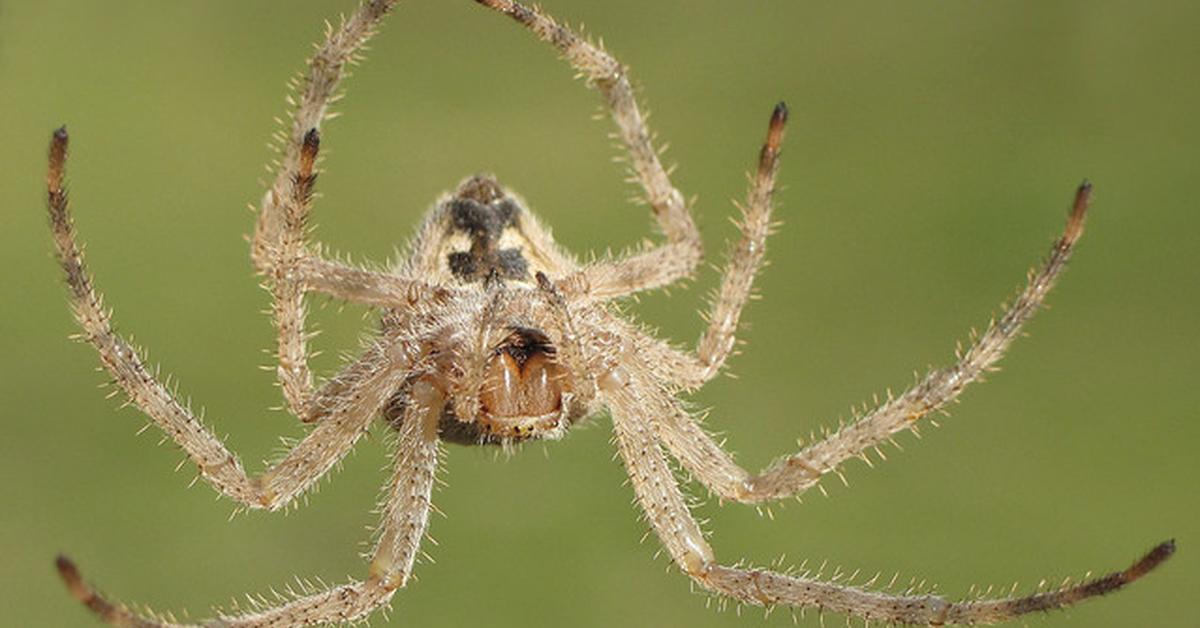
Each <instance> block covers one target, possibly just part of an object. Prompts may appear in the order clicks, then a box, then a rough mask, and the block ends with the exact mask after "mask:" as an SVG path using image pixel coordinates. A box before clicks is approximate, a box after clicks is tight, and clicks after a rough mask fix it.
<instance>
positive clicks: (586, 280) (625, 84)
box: [476, 0, 703, 299]
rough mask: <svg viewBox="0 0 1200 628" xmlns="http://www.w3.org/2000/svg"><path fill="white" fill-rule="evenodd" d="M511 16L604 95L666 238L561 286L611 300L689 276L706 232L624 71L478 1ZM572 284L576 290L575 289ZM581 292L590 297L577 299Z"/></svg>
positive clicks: (558, 32)
mask: <svg viewBox="0 0 1200 628" xmlns="http://www.w3.org/2000/svg"><path fill="white" fill-rule="evenodd" d="M476 2H478V3H479V4H482V5H484V6H486V7H488V8H490V9H493V10H495V11H498V12H500V13H502V14H504V15H507V16H509V17H511V18H513V19H514V20H516V21H517V22H518V23H520V24H521V25H522V26H524V27H526V28H528V29H529V30H531V31H532V32H533V33H534V34H535V35H537V36H538V38H540V39H542V40H543V41H546V42H548V43H550V44H551V45H553V46H554V47H555V48H557V49H558V51H559V52H561V53H562V55H563V57H565V58H566V60H567V61H568V62H569V63H570V64H571V66H572V67H573V68H574V69H575V70H576V71H578V72H579V73H580V74H581V75H582V76H584V77H586V78H587V80H588V82H589V84H591V85H592V86H594V87H595V88H596V89H597V90H598V91H599V92H600V94H601V95H602V96H603V97H604V102H605V105H606V106H607V107H608V109H609V112H610V113H611V115H612V119H613V122H615V123H616V126H617V134H618V136H620V138H621V142H622V143H623V144H624V145H625V148H626V150H627V151H628V153H629V160H630V164H629V165H630V167H631V169H632V171H633V176H634V178H635V179H636V180H637V182H638V184H639V185H641V187H642V189H643V191H644V192H645V200H646V202H647V203H648V204H649V205H650V207H651V209H652V210H653V212H654V217H655V220H656V221H657V222H658V226H659V228H660V229H662V232H663V234H664V235H665V236H666V238H667V242H666V243H665V244H662V245H660V246H657V247H654V248H651V249H648V250H644V251H640V252H637V253H633V254H631V255H629V256H627V257H624V258H622V259H618V260H613V261H608V262H599V263H596V264H593V265H590V266H589V267H588V268H586V269H584V270H583V271H581V273H580V275H579V276H578V277H575V278H574V279H572V280H571V281H569V282H566V283H564V284H563V286H562V287H563V290H564V291H567V292H570V291H572V290H574V291H575V292H576V293H577V296H586V298H588V299H609V298H613V297H617V296H622V295H627V294H631V293H633V292H637V291H640V290H650V289H654V288H660V287H663V286H665V285H667V284H670V283H672V282H675V281H678V280H680V279H685V278H687V277H690V276H691V275H692V273H693V272H694V271H695V269H696V266H697V265H698V264H699V263H700V260H701V258H702V256H703V245H702V243H701V240H700V232H699V230H697V229H696V223H695V221H693V220H692V215H691V212H690V211H689V210H688V207H687V203H686V202H685V201H684V198H683V194H682V193H680V191H679V190H677V189H676V188H675V186H674V185H673V184H672V183H671V178H670V176H669V175H668V173H667V170H666V168H664V167H663V165H662V163H661V162H660V161H659V158H658V151H657V150H655V148H654V143H653V140H652V137H651V133H650V130H649V129H648V128H647V126H646V121H645V119H644V118H643V116H642V113H641V111H640V110H639V108H638V104H637V100H636V99H635V98H634V95H633V88H632V87H631V86H630V83H629V77H628V75H627V74H626V70H625V68H624V67H623V66H622V65H621V64H620V63H619V62H618V61H617V60H616V59H614V58H613V57H612V56H611V55H609V54H608V53H607V52H606V51H604V50H603V49H602V48H600V47H598V46H596V45H595V44H593V43H591V42H589V41H588V40H586V39H584V38H582V37H580V36H579V35H578V34H576V33H575V32H573V31H572V30H571V29H569V28H567V27H566V26H563V25H561V24H559V23H557V22H556V21H555V20H554V18H552V17H550V16H549V15H546V14H545V13H542V12H541V11H540V10H539V9H531V8H529V7H526V6H524V5H522V4H520V3H518V2H512V1H511V0H476ZM572 286H573V287H572ZM580 291H583V292H585V293H586V294H585V295H578V293H579V292H580Z"/></svg>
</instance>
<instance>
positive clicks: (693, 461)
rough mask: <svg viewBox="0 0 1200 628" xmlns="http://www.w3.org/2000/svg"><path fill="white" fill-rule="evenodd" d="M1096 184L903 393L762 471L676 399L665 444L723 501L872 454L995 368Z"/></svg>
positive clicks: (1065, 251) (1062, 253)
mask: <svg viewBox="0 0 1200 628" xmlns="http://www.w3.org/2000/svg"><path fill="white" fill-rule="evenodd" d="M1090 191H1091V186H1090V185H1089V184H1087V183H1084V184H1083V185H1082V186H1080V188H1079V190H1078V191H1077V192H1076V195H1075V202H1074V206H1073V208H1072V211H1071V214H1070V217H1069V219H1068V220H1067V225H1066V228H1065V230H1064V232H1063V235H1062V237H1061V238H1060V239H1059V240H1058V241H1057V242H1055V244H1054V247H1053V248H1052V249H1051V251H1050V256H1049V257H1048V258H1047V259H1046V262H1045V263H1044V265H1043V266H1042V267H1041V269H1040V270H1038V271H1037V272H1036V273H1031V274H1030V277H1029V282H1028V284H1026V286H1025V288H1024V290H1022V291H1021V293H1020V294H1018V295H1017V298H1016V300H1015V301H1013V303H1012V304H1011V305H1010V306H1009V307H1008V309H1007V311H1006V312H1005V313H1004V315H1003V316H1001V317H1000V319H999V320H996V321H993V322H992V323H991V324H990V325H989V326H988V328H987V330H986V331H984V333H983V334H981V335H980V336H979V337H978V338H976V339H975V342H974V343H973V344H972V345H971V346H970V347H969V348H968V349H967V350H966V352H963V353H961V354H960V355H959V359H958V362H957V363H956V364H954V365H953V366H951V367H949V368H944V369H939V370H935V371H933V372H931V373H929V374H928V375H926V376H925V377H924V378H923V379H922V380H921V381H919V382H918V383H917V384H916V385H915V386H913V387H912V388H910V389H909V390H907V391H905V392H904V393H902V394H901V395H900V396H898V397H894V398H891V399H889V400H888V401H887V402H886V403H884V404H883V405H881V406H879V407H878V408H876V409H875V410H873V411H871V412H870V413H869V414H867V415H866V416H863V417H862V418H860V419H858V420H857V421H855V422H853V423H850V424H848V425H846V426H844V427H842V428H841V429H839V430H837V431H836V432H834V433H832V434H830V435H828V436H827V437H826V438H824V439H823V440H821V441H819V442H816V443H813V444H812V445H809V446H808V447H806V448H805V449H803V450H802V451H800V452H798V453H795V454H792V455H790V456H787V457H785V458H782V459H780V460H779V461H777V462H776V463H775V464H773V465H772V466H771V467H770V468H768V469H766V470H765V471H763V472H762V473H760V474H757V475H753V474H750V473H748V472H747V471H745V470H743V469H742V468H741V467H739V466H738V465H737V464H736V463H734V461H733V459H732V458H731V457H730V456H729V455H728V454H727V453H725V452H724V451H723V450H722V449H721V448H720V446H719V445H717V444H716V443H715V442H714V441H713V440H712V438H711V437H709V436H708V435H707V434H705V433H704V431H703V429H701V427H700V426H699V425H697V424H696V422H695V420H694V419H693V418H692V417H690V416H688V414H687V413H686V412H685V411H683V410H682V409H680V408H679V407H678V406H677V405H676V404H672V405H671V406H670V407H668V408H664V409H663V410H662V413H661V414H659V415H658V416H657V417H655V419H654V421H655V424H656V425H657V427H658V430H659V435H660V437H661V438H662V440H663V443H664V444H665V445H666V446H667V448H668V449H669V450H670V451H671V454H672V455H673V456H675V457H676V458H677V459H678V460H679V461H680V463H682V464H683V466H684V467H685V468H687V469H688V471H690V472H691V473H692V474H693V475H694V476H695V477H696V478H697V479H698V480H700V481H701V482H703V483H704V484H705V485H706V486H708V487H709V489H710V490H712V491H713V492H714V493H716V494H717V495H718V496H720V497H721V498H723V499H733V500H737V501H741V502H762V501H767V500H771V499H778V498H781V497H787V496H789V495H794V494H796V493H799V492H801V491H804V490H806V489H808V488H811V487H812V486H814V485H816V484H817V483H818V482H819V481H820V479H821V478H822V477H823V476H824V475H825V474H827V473H830V472H835V471H836V470H837V468H838V466H839V465H840V464H841V463H842V462H844V461H846V460H848V459H850V458H861V457H864V456H866V455H867V454H868V453H869V452H870V451H872V450H874V449H876V448H877V447H878V446H880V445H881V444H883V443H885V442H888V441H889V440H890V439H891V438H892V437H893V435H894V434H896V433H897V432H899V431H901V430H905V429H914V428H915V425H916V423H917V421H918V420H919V419H920V418H922V417H924V416H925V415H927V414H929V413H930V412H933V411H935V410H939V409H941V408H943V407H945V406H946V404H948V403H950V402H951V401H953V400H954V399H956V398H957V397H958V395H959V394H960V393H961V392H962V390H963V389H964V388H965V387H966V386H967V385H968V384H970V383H971V382H974V381H976V380H978V379H980V378H981V377H982V376H983V375H984V374H985V373H987V372H988V371H989V370H991V369H992V368H993V367H994V365H995V364H996V362H997V361H998V360H999V359H1000V358H1001V357H1002V356H1003V355H1004V351H1005V350H1006V349H1007V348H1008V346H1009V344H1010V343H1012V341H1013V340H1014V339H1015V338H1016V337H1017V336H1018V335H1019V334H1020V332H1021V327H1022V326H1023V325H1024V324H1025V322H1026V321H1028V320H1029V319H1030V318H1031V317H1032V316H1033V314H1034V313H1035V312H1036V311H1037V309H1038V307H1039V306H1040V305H1041V304H1042V302H1043V300H1045V298H1046V295H1047V294H1048V293H1049V291H1050V289H1051V288H1052V287H1053V286H1054V282H1055V280H1056V279H1057V278H1058V276H1059V274H1060V273H1061V272H1062V270H1063V268H1064V267H1065V266H1066V263H1067V259H1068V258H1069V257H1070V255H1071V250H1072V248H1073V247H1074V245H1075V242H1076V241H1077V240H1078V239H1079V236H1080V235H1081V234H1082V233H1083V221H1084V215H1085V213H1086V211H1087V205H1088V197H1089V194H1090Z"/></svg>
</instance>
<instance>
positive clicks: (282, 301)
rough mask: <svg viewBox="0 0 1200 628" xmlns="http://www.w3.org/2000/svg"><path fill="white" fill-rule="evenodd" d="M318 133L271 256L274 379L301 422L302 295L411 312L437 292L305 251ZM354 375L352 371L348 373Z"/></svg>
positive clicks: (305, 375) (308, 141)
mask: <svg viewBox="0 0 1200 628" xmlns="http://www.w3.org/2000/svg"><path fill="white" fill-rule="evenodd" d="M319 146H320V134H319V133H318V132H317V130H316V129H315V128H314V129H310V130H309V131H308V133H305V135H304V146H303V148H302V149H301V152H300V160H299V162H298V165H297V169H296V174H295V176H294V178H293V180H292V187H291V190H290V193H289V197H288V199H287V201H286V202H284V203H283V205H282V210H283V222H284V229H283V232H282V234H281V236H282V237H281V239H280V241H279V243H278V249H277V250H274V251H272V254H271V255H272V258H273V262H272V266H271V269H270V274H269V283H270V287H271V296H272V300H273V305H274V307H273V312H272V313H273V314H274V319H275V326H276V328H277V330H278V331H279V344H278V350H277V357H278V362H279V363H278V366H277V367H276V370H275V372H276V376H277V378H278V379H279V383H280V388H281V389H282V390H283V397H284V399H285V400H286V402H287V404H288V407H289V409H290V410H291V411H292V414H294V415H296V416H298V417H300V418H301V420H303V421H305V422H309V421H312V420H315V417H313V416H311V415H312V407H313V405H314V402H315V403H316V404H317V405H320V403H321V400H315V401H314V399H313V397H314V394H321V393H314V386H313V376H312V371H311V370H310V369H309V366H308V357H309V356H308V348H307V343H306V340H307V333H306V332H305V325H304V318H305V309H304V295H305V294H306V293H307V292H308V291H310V290H318V291H321V292H325V293H327V294H331V295H334V296H337V297H340V298H343V299H346V300H348V301H356V302H359V303H369V304H372V305H381V306H384V307H391V308H396V307H405V306H407V307H411V306H412V305H414V304H416V303H417V302H418V301H419V300H421V299H425V300H428V301H433V302H436V301H437V300H438V298H439V294H441V293H439V292H438V291H437V290H435V289H434V288H432V287H430V286H427V285H425V284H422V283H420V282H410V281H406V280H404V279H401V278H399V277H395V276H391V275H386V274H381V273H373V272H371V271H360V270H358V269H354V268H349V267H343V266H340V265H338V264H334V263H332V262H327V261H325V260H322V259H319V258H317V257H314V256H312V255H311V254H310V253H309V252H308V251H307V248H306V246H305V241H304V236H305V233H306V231H307V226H306V224H307V220H308V214H309V209H310V208H311V207H312V197H313V184H314V183H315V182H316V178H317V175H316V171H315V166H316V160H317V152H318V149H319ZM355 372H357V371H354V370H351V371H350V373H349V374H353V373H355Z"/></svg>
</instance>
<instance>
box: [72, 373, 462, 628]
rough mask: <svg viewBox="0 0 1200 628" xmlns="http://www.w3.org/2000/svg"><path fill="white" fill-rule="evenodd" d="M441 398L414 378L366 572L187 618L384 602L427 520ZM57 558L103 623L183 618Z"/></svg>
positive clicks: (323, 617)
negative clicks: (142, 609) (99, 584)
mask: <svg viewBox="0 0 1200 628" xmlns="http://www.w3.org/2000/svg"><path fill="white" fill-rule="evenodd" d="M443 402H444V399H443V397H442V394H441V392H440V391H438V390H437V389H436V388H434V387H433V386H430V385H429V384H427V383H425V382H420V381H419V382H417V383H416V384H414V386H413V397H412V403H411V404H410V405H409V409H408V415H407V416H406V417H405V420H404V422H403V423H402V424H401V425H400V433H399V436H398V445H397V449H396V452H395V467H394V471H393V474H392V479H391V482H390V483H389V484H388V490H387V493H388V500H387V504H386V506H385V508H384V511H383V524H382V527H381V528H380V530H379V535H378V539H377V541H376V544H375V551H374V553H373V558H372V560H371V565H370V568H369V570H368V574H367V578H366V580H364V581H361V582H350V583H348V584H345V585H341V586H338V587H334V588H331V589H329V590H327V591H321V592H318V593H313V594H309V595H305V596H303V597H299V598H297V599H295V600H292V601H290V602H287V603H285V604H281V605H279V606H276V607H273V608H266V609H259V610H253V611H250V612H246V613H238V614H224V613H223V614H221V615H220V616H219V617H218V618H217V619H213V620H208V621H204V622H201V623H200V624H187V625H189V626H192V625H201V626H214V627H215V626H221V627H228V628H234V627H237V628H250V627H255V628H260V627H261V628H265V627H268V626H312V625H317V624H330V623H343V622H354V621H359V620H362V619H364V618H366V617H367V616H368V615H369V614H371V612H373V611H374V610H376V609H378V608H379V607H381V606H383V605H385V604H387V603H388V602H389V601H390V600H391V598H392V595H393V593H394V592H395V591H396V589H398V588H400V587H402V586H404V585H405V584H406V583H407V582H408V578H409V576H410V575H411V574H412V568H413V564H414V563H415V561H416V556H417V550H418V548H419V547H420V544H421V539H422V538H423V537H424V536H425V530H426V527H427V526H428V522H429V509H430V496H431V495H432V492H433V481H434V472H435V470H436V468H437V453H438V445H437V420H438V417H439V416H441V411H442V405H443ZM57 565H58V571H59V575H61V576H62V578H63V580H64V581H65V582H66V584H67V587H68V589H70V591H71V593H72V594H73V595H74V596H75V598H76V599H78V600H79V601H80V602H82V603H83V604H84V605H86V606H87V607H88V608H89V609H91V610H92V611H93V612H95V613H96V614H97V615H99V616H100V618H101V619H103V620H104V621H106V622H107V623H109V624H112V625H114V626H126V627H130V628H152V627H178V626H183V625H184V624H178V623H175V622H173V621H169V620H166V619H163V618H161V617H160V616H157V615H155V614H152V613H151V614H148V615H140V614H138V613H135V612H134V611H131V610H130V609H129V608H127V607H126V606H124V605H122V604H118V603H114V602H111V601H109V600H107V599H105V598H104V597H103V596H101V595H100V594H99V593H97V592H96V591H95V589H93V588H92V587H91V586H89V585H88V584H87V583H85V582H84V581H83V578H82V577H81V576H80V574H79V570H78V569H77V568H76V567H75V565H74V563H72V562H71V561H70V560H69V559H67V558H65V557H59V559H58V563H57Z"/></svg>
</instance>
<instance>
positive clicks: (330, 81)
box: [250, 0, 398, 277]
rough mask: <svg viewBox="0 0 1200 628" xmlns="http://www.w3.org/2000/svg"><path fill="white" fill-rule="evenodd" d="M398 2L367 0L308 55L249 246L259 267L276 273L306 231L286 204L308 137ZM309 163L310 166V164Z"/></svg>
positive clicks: (317, 126)
mask: <svg viewBox="0 0 1200 628" xmlns="http://www.w3.org/2000/svg"><path fill="white" fill-rule="evenodd" d="M397 1H398V0H370V1H367V2H363V3H362V4H360V5H359V7H358V9H357V10H355V11H354V13H353V14H352V15H351V16H350V17H349V18H346V19H343V20H342V21H341V23H340V24H339V25H338V26H337V27H336V28H335V27H332V26H330V27H329V28H328V30H327V31H326V33H325V41H324V42H322V43H321V45H320V46H318V47H317V50H316V52H315V53H314V54H313V56H312V57H310V58H309V60H308V70H307V72H306V73H305V74H304V76H303V78H302V80H301V82H300V85H299V87H298V89H297V94H296V95H295V96H293V97H291V98H289V103H291V104H292V107H293V109H292V112H291V128H289V129H287V130H286V132H287V137H286V138H285V139H284V140H283V146H282V156H281V159H280V163H279V168H278V172H277V173H276V176H275V181H274V182H273V183H272V184H271V188H270V189H269V190H268V191H267V194H266V195H265V196H264V198H263V201H262V207H261V209H260V211H259V214H258V221H257V222H256V224H255V227H254V238H253V241H252V244H251V247H250V257H251V260H252V261H253V262H254V267H255V268H256V269H257V270H258V271H259V272H260V273H262V274H263V275H266V276H268V277H269V276H271V274H272V269H273V268H274V266H276V265H277V264H279V263H280V257H281V254H282V253H283V251H284V249H285V248H286V247H284V246H283V245H284V244H285V243H286V242H287V241H288V240H289V239H293V240H294V239H297V238H298V239H301V240H302V239H303V236H304V233H303V230H302V229H299V230H298V229H297V225H296V224H294V223H293V224H289V220H288V218H289V217H288V207H287V204H288V202H289V200H290V199H292V198H293V196H294V195H293V190H294V188H295V187H296V182H297V181H298V179H300V178H301V170H302V169H303V168H304V167H305V164H304V162H305V161H306V159H309V158H307V157H306V156H305V150H306V149H305V146H306V142H305V138H306V136H308V135H309V133H310V132H311V131H313V130H316V129H319V128H320V127H321V123H322V122H323V121H324V120H325V119H326V118H327V117H329V113H328V109H329V104H330V103H331V102H332V101H334V100H335V99H336V93H337V90H338V87H339V85H340V84H341V81H342V79H343V78H344V77H345V75H346V70H347V66H348V65H350V64H351V63H353V62H354V61H355V60H356V59H357V54H358V52H359V51H360V50H361V49H362V47H363V45H364V44H366V42H367V40H368V39H370V38H371V36H373V35H374V34H375V31H376V30H377V29H378V27H379V23H380V22H381V21H382V20H383V18H384V16H386V15H387V12H388V11H390V10H391V8H392V7H393V6H394V5H395V4H396V2H397ZM308 168H309V169H310V171H311V168H312V164H311V163H309V164H308ZM329 263H331V264H332V262H329ZM339 266H340V265H339ZM343 268H346V269H348V267H343Z"/></svg>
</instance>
